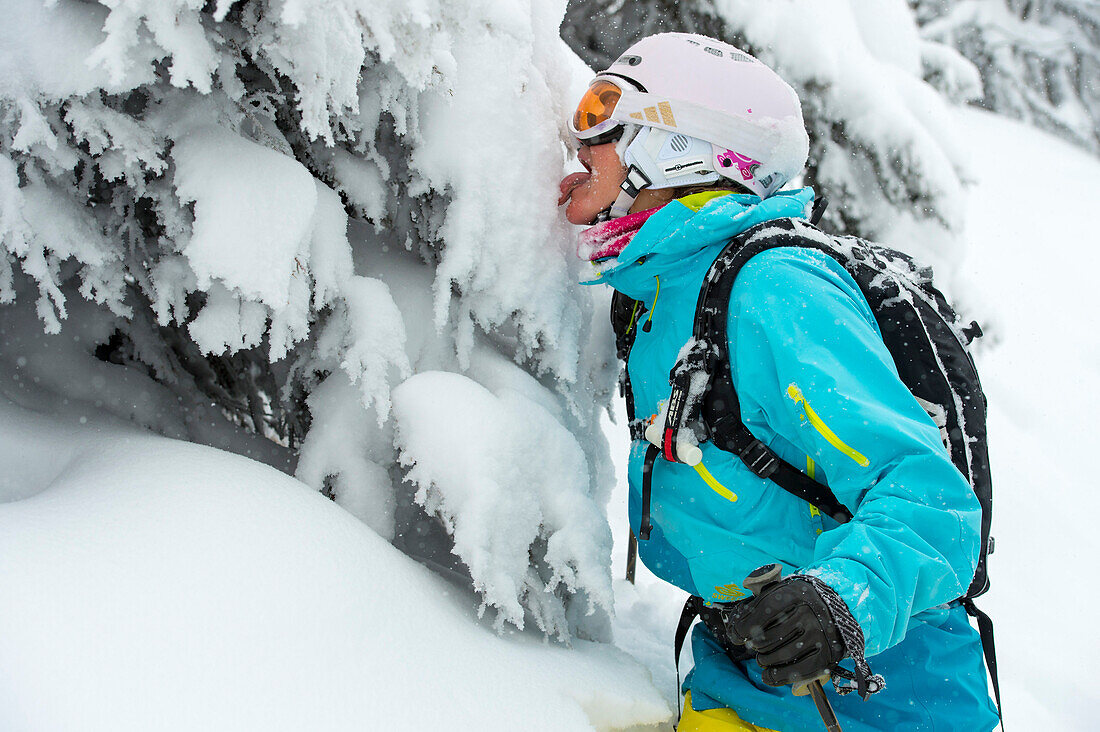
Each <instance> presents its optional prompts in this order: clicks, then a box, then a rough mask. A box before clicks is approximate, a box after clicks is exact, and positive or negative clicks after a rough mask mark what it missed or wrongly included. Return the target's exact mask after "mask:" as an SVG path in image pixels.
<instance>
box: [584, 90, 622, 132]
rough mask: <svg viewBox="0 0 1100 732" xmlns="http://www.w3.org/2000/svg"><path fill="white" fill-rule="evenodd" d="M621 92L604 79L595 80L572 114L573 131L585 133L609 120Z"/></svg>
mask: <svg viewBox="0 0 1100 732" xmlns="http://www.w3.org/2000/svg"><path fill="white" fill-rule="evenodd" d="M622 94H623V93H622V90H620V89H619V87H617V86H615V85H614V84H612V83H611V82H610V81H607V80H606V79H596V80H595V81H593V82H592V83H591V84H589V85H588V89H586V90H585V92H584V96H582V97H581V102H580V104H578V105H577V111H576V112H575V113H574V114H573V130H574V131H575V132H585V131H587V130H590V129H592V128H593V127H595V126H596V125H598V124H600V123H601V122H606V121H607V120H609V119H611V113H612V112H613V111H614V110H615V105H616V104H618V103H619V97H621V96H622Z"/></svg>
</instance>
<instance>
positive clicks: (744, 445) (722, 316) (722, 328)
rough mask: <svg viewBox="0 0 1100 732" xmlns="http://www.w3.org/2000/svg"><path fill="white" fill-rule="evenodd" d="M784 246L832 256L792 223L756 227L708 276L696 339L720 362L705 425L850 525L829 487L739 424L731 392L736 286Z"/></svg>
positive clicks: (763, 471) (731, 448)
mask: <svg viewBox="0 0 1100 732" xmlns="http://www.w3.org/2000/svg"><path fill="white" fill-rule="evenodd" d="M807 228H808V227H807ZM810 231H817V230H816V229H810ZM821 236H822V237H825V236H826V235H825V234H821ZM783 246H799V247H807V246H809V247H811V248H815V249H822V250H824V251H826V253H828V249H827V247H826V245H825V243H824V242H815V241H813V240H812V239H809V238H808V237H806V236H803V235H802V234H801V233H800V232H798V231H796V230H795V229H794V225H793V222H792V221H791V220H790V219H780V220H777V221H769V222H765V223H763V224H758V225H757V226H754V227H752V228H750V229H748V230H747V231H745V232H743V233H742V234H740V235H738V236H737V237H735V238H734V239H733V240H732V241H730V243H729V244H727V245H726V248H725V249H724V250H723V251H722V253H721V254H719V255H718V258H717V259H715V261H714V264H712V265H711V267H710V270H709V271H708V272H707V275H706V278H705V279H704V281H703V287H702V289H701V290H700V292H699V300H698V302H697V304H696V309H695V322H694V326H693V336H694V337H695V338H696V339H697V340H701V341H705V342H707V343H709V344H711V345H712V346H713V347H714V348H716V349H717V351H718V358H717V359H715V361H714V365H715V372H714V373H713V374H712V380H711V384H710V389H709V391H708V392H707V395H706V397H705V398H704V400H703V404H702V417H703V423H704V424H705V425H707V428H708V430H709V432H710V439H711V441H712V442H713V443H714V444H715V445H716V446H717V447H719V448H721V449H723V450H726V451H727V452H731V453H733V454H735V455H737V456H738V457H739V458H741V460H742V462H744V463H745V465H746V466H747V467H748V468H749V470H751V471H752V472H753V473H755V474H756V475H758V476H759V477H761V478H768V479H769V480H771V481H772V482H774V483H775V484H776V485H778V486H779V487H780V488H782V489H783V490H785V491H787V492H788V493H791V494H792V495H795V496H797V497H799V498H801V499H802V500H804V501H807V502H808V503H810V504H812V505H813V506H815V507H816V508H817V509H818V510H819V511H821V512H822V513H824V514H826V515H827V516H830V517H832V518H833V519H834V520H835V521H838V522H840V523H845V522H847V521H850V520H851V518H852V512H851V511H850V510H849V509H848V508H847V507H846V506H845V505H844V504H842V503H841V502H840V500H839V499H837V497H836V495H835V494H834V493H833V492H832V491H831V490H830V489H829V487H828V486H826V485H823V484H822V483H818V482H817V481H815V480H813V479H812V478H810V477H809V476H807V475H805V474H804V473H803V472H802V471H800V470H799V469H798V468H796V467H794V466H793V465H791V464H790V463H788V462H786V461H784V460H783V459H781V458H780V457H779V456H778V455H776V454H775V452H774V451H773V450H771V448H769V447H768V446H767V445H765V444H764V443H763V442H761V441H760V440H758V439H756V437H755V436H754V435H753V434H752V432H750V431H749V429H748V428H747V427H746V426H745V424H744V422H742V420H741V405H740V400H739V399H738V397H737V391H736V390H735V389H734V386H733V374H732V373H731V372H730V360H729V352H728V350H729V340H728V334H727V331H726V324H727V322H728V318H729V302H730V295H731V293H732V292H733V285H734V282H735V281H736V279H737V275H738V273H739V272H740V271H741V268H742V267H744V266H745V264H747V263H748V261H749V260H750V259H752V258H753V257H755V256H756V255H757V254H760V253H762V252H764V251H767V250H768V249H774V248H776V247H783Z"/></svg>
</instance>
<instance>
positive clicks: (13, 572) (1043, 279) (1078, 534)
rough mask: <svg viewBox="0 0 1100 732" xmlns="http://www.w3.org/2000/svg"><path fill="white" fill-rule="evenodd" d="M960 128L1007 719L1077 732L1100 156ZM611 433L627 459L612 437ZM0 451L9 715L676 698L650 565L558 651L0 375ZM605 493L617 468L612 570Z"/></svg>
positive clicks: (441, 717) (997, 128)
mask: <svg viewBox="0 0 1100 732" xmlns="http://www.w3.org/2000/svg"><path fill="white" fill-rule="evenodd" d="M958 123H959V124H960V125H962V126H963V129H964V134H965V136H966V138H967V139H968V140H969V143H970V145H971V146H972V148H973V155H974V162H975V165H974V170H975V172H976V174H977V176H978V177H979V180H978V182H977V186H976V187H975V190H974V191H973V193H972V196H971V200H970V229H969V231H968V236H967V239H968V240H969V246H970V249H969V251H968V254H967V259H966V264H965V266H964V270H963V273H962V275H961V277H960V279H959V280H958V281H956V282H955V283H952V284H953V287H954V289H955V290H956V291H957V292H958V293H962V294H963V296H964V298H965V300H966V302H967V303H969V304H970V305H971V307H973V308H975V309H976V310H977V312H979V313H982V314H985V315H986V320H987V321H988V325H989V328H988V330H989V331H990V338H989V339H988V340H989V341H992V343H988V344H987V347H985V348H983V350H982V351H981V352H980V353H979V366H980V368H981V370H982V374H983V376H984V379H985V386H986V390H987V392H988V394H989V398H990V404H991V413H990V434H991V446H992V453H993V455H992V458H993V465H994V470H995V480H996V518H995V523H994V533H995V535H996V537H997V539H998V544H997V552H996V554H995V555H994V557H993V558H992V563H991V572H992V578H993V589H992V590H991V592H990V593H989V595H988V596H987V598H985V602H984V603H983V606H984V607H985V608H986V609H987V610H988V611H989V612H990V614H991V615H992V616H993V618H994V621H995V623H996V625H997V632H998V650H999V656H1000V661H1001V669H1002V670H1001V675H1002V680H1003V686H1004V691H1005V697H1006V710H1007V713H1008V720H1009V726H1010V728H1012V729H1017V730H1034V729H1057V730H1063V729H1088V728H1090V727H1091V726H1092V725H1093V724H1094V716H1093V714H1092V710H1094V709H1096V708H1097V705H1098V704H1100V696H1098V694H1097V692H1096V691H1094V689H1093V687H1092V685H1091V684H1090V683H1089V681H1088V679H1090V678H1091V677H1092V674H1091V673H1090V672H1091V671H1092V668H1093V665H1092V661H1093V658H1094V657H1095V656H1096V652H1097V651H1098V650H1100V647H1098V642H1097V632H1096V629H1095V625H1094V621H1093V616H1094V615H1095V606H1096V601H1097V600H1098V599H1100V598H1098V596H1097V591H1096V589H1095V585H1094V583H1093V582H1092V580H1091V577H1090V576H1089V574H1088V569H1087V568H1088V566H1089V560H1090V559H1091V558H1092V557H1094V556H1095V555H1096V552H1097V549H1098V548H1100V547H1098V539H1097V536H1096V531H1095V530H1094V529H1093V527H1092V526H1091V524H1092V522H1093V521H1094V517H1095V516H1097V515H1100V498H1098V497H1097V495H1096V493H1095V492H1094V491H1093V490H1092V483H1093V478H1092V475H1093V472H1094V468H1093V466H1092V465H1091V464H1090V463H1091V460H1092V458H1093V457H1094V453H1095V452H1096V447H1097V445H1096V439H1095V436H1094V434H1095V433H1094V430H1093V429H1092V417H1093V415H1094V414H1096V413H1097V408H1098V407H1100V403H1098V400H1097V397H1096V394H1095V392H1094V391H1093V389H1092V385H1091V383H1090V382H1091V378H1093V377H1095V376H1096V372H1097V370H1098V369H1100V345H1098V340H1097V338H1096V335H1095V333H1094V332H1093V330H1092V326H1093V324H1094V323H1095V320H1096V319H1095V317H1094V315H1093V308H1092V307H1091V306H1092V303H1091V296H1092V293H1093V290H1094V289H1095V288H1094V286H1093V283H1092V281H1091V280H1092V278H1093V276H1094V273H1095V272H1096V271H1097V264H1100V262H1098V259H1100V255H1098V253H1097V252H1096V249H1095V236H1094V235H1092V234H1091V233H1090V232H1091V224H1092V212H1093V205H1092V201H1093V200H1094V198H1095V192H1096V191H1097V190H1100V161H1097V160H1096V159H1095V158H1091V157H1089V156H1087V155H1086V154H1084V153H1082V152H1081V151H1079V150H1077V149H1074V148H1072V147H1069V146H1067V145H1066V144H1065V143H1062V142H1060V141H1058V140H1056V139H1054V138H1052V137H1049V136H1046V135H1044V134H1042V133H1039V132H1035V131H1033V130H1030V129H1028V128H1025V127H1022V126H1020V125H1018V124H1016V123H1013V122H1010V121H1005V120H1002V119H999V118H995V117H993V116H990V115H987V114H984V113H979V112H972V111H965V112H960V113H959V115H958ZM1055 189H1056V190H1057V191H1058V192H1057V193H1053V192H1052V191H1053V190H1055ZM11 376H12V375H11V374H9V373H4V374H0V378H3V379H7V380H10V379H11ZM15 393H16V391H13V390H11V389H7V388H5V389H0V395H3V394H8V395H11V394H15ZM608 434H609V438H610V439H611V440H612V450H613V454H614V455H615V458H616V460H621V458H622V456H623V455H624V454H625V442H626V438H625V436H624V435H623V433H622V430H620V429H619V428H618V427H614V426H610V425H609V426H608ZM0 465H2V466H3V470H2V471H0V588H2V589H0V729H3V730H13V731H22V730H28V731H29V730H34V731H36V732H37V731H38V730H145V729H158V730H160V729H180V730H184V729H186V730H193V729H218V730H222V729H241V730H245V729H247V730H255V729H263V730H279V729H288V730H289V729H325V730H329V729H332V730H341V729H387V730H421V729H436V728H440V729H451V730H475V729H476V730H498V729H499V730H515V729H545V730H591V729H594V728H595V729H607V730H612V729H629V728H631V727H632V726H635V725H644V724H655V723H658V722H660V721H661V720H662V719H667V717H668V715H669V714H670V709H669V708H670V707H671V706H672V704H673V703H674V701H675V700H674V697H673V693H674V692H673V690H674V688H675V681H674V673H673V670H672V658H671V657H672V652H671V640H672V633H673V629H674V627H675V621H676V617H677V614H678V612H679V606H680V603H681V600H682V595H680V594H679V593H678V592H676V591H675V590H672V589H670V588H668V587H666V586H664V585H662V584H660V583H659V582H657V581H656V580H654V579H653V578H652V577H651V576H649V575H648V574H647V573H646V572H645V570H644V569H643V568H641V567H639V581H638V585H637V586H636V587H631V586H629V585H627V584H626V583H625V582H623V581H622V580H618V581H617V583H616V588H615V589H616V599H617V609H618V616H617V618H616V619H615V625H614V629H615V633H616V646H617V648H616V647H613V646H608V645H603V644H596V643H588V642H583V641H577V642H575V643H574V644H573V647H572V648H571V649H569V648H564V647H562V646H559V645H554V644H548V643H544V642H543V641H542V640H541V638H540V637H538V636H537V634H536V635H532V634H529V633H519V632H514V633H511V634H507V635H505V636H503V637H500V636H498V635H497V634H496V633H494V632H493V629H492V628H491V622H490V620H489V619H488V618H486V619H484V620H479V619H478V618H477V615H476V609H477V606H478V600H477V599H476V598H474V597H473V596H472V594H469V593H467V592H465V591H463V590H460V589H458V588H456V587H454V586H452V585H450V584H448V583H447V582H446V581H444V580H442V579H440V578H439V577H437V576H435V575H433V574H431V573H430V572H428V571H427V570H425V569H423V568H422V567H420V566H419V565H417V564H416V563H414V562H413V561H411V560H409V559H407V558H406V557H404V556H403V555H401V554H400V553H398V552H397V551H396V550H395V549H393V548H392V547H391V546H390V545H389V544H388V543H386V542H385V541H383V540H382V539H381V538H379V537H378V536H377V535H376V534H374V533H373V532H372V531H371V530H370V529H369V528H368V527H367V526H366V525H364V524H363V523H361V522H360V521H358V520H356V519H354V518H353V517H352V516H351V515H350V514H348V513H347V512H345V511H344V510H343V509H341V508H340V507H338V506H337V505H335V504H333V503H332V502H330V501H327V500H325V499H324V498H323V497H321V496H320V495H318V494H317V493H316V492H315V491H313V490H311V489H309V488H307V487H306V486H305V485H304V484H302V483H300V482H298V481H296V480H294V479H293V478H290V477H287V476H286V475H285V474H283V473H280V472H278V471H276V470H274V469H271V468H268V467H266V466H264V465H261V464H260V463H256V462H253V461H249V460H247V459H245V458H242V457H237V456H233V455H230V454H228V453H225V452H220V451H217V450H214V449H212V448H208V447H202V446H198V445H193V444H188V443H184V442H180V441H173V440H168V439H166V438H161V437H154V436H151V435H150V434H148V433H146V432H143V431H140V430H138V429H137V428H135V427H132V426H130V425H129V424H127V423H124V422H120V421H117V420H115V419H113V418H110V417H107V416H105V415H102V414H97V413H94V412H92V413H89V412H86V411H83V410H79V409H75V408H73V407H72V406H71V405H70V406H69V407H66V406H65V405H64V404H57V405H54V407H53V408H52V409H51V411H50V413H48V414H47V413H42V412H38V411H34V409H31V408H28V406H26V405H23V406H21V405H19V404H16V403H15V402H13V401H12V400H11V398H9V397H8V396H0ZM618 467H619V469H620V476H621V469H622V466H621V464H619V466H618ZM620 483H621V480H620ZM624 504H625V495H624V491H623V489H622V486H621V485H620V487H619V489H618V490H617V492H616V493H615V495H614V496H613V498H612V505H611V507H610V509H609V513H610V515H611V516H612V522H613V531H614V534H615V538H616V542H617V546H616V553H615V557H614V561H615V567H614V571H615V576H616V577H621V576H622V563H623V555H624V553H625V518H624V513H625V510H624V508H623V506H624ZM623 651H625V653H624V652H623ZM630 656H633V657H634V659H635V660H632V659H631V658H630ZM639 662H640V663H639ZM689 663H690V659H686V660H685V663H684V667H685V669H686V667H687V665H688V664H689ZM646 667H648V671H649V674H647V671H646ZM650 674H651V675H652V681H651V680H650ZM792 703H802V702H801V700H794V699H792ZM666 729H667V727H666Z"/></svg>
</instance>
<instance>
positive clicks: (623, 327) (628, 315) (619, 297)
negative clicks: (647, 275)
mask: <svg viewBox="0 0 1100 732" xmlns="http://www.w3.org/2000/svg"><path fill="white" fill-rule="evenodd" d="M645 311H646V307H645V305H644V304H642V302H641V301H639V300H635V299H633V298H631V297H628V296H627V295H624V294H623V293H621V292H619V291H618V290H615V291H614V294H613V295H612V296H611V328H612V330H614V331H615V355H616V356H618V358H619V360H620V361H622V362H623V367H622V371H620V372H619V394H620V395H621V396H622V397H623V398H624V399H625V400H626V418H627V424H628V425H629V428H630V437H631V439H635V440H641V439H645V434H644V433H645V427H644V426H642V425H641V423H639V422H638V420H637V419H636V418H635V416H634V391H633V390H632V389H631V388H630V373H629V371H628V370H627V368H626V362H627V359H628V358H630V349H631V348H633V347H634V338H635V337H636V336H637V334H638V323H640V322H641V321H642V315H643V314H644V313H645Z"/></svg>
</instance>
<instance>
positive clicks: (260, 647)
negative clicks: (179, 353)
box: [0, 397, 670, 732]
mask: <svg viewBox="0 0 1100 732" xmlns="http://www.w3.org/2000/svg"><path fill="white" fill-rule="evenodd" d="M0 464H2V465H3V466H4V475H3V476H2V477H0V501H7V502H6V503H3V502H0V587H3V588H4V589H3V592H0V628H3V632H2V633H0V729H3V730H6V731H8V732H17V731H21V730H27V731H30V730H35V731H40V730H145V729H158V730H198V729H210V730H214V729H216V730H229V729H240V730H291V729H296V730H303V729H324V730H352V729H359V730H362V729H392V730H424V729H454V730H460V729H470V730H472V729H479V730H481V729H493V730H514V729H532V730H534V729H537V730H590V729H593V728H596V729H623V728H629V727H631V726H632V725H634V724H638V723H651V722H656V721H659V720H661V719H665V718H667V717H668V715H669V713H670V712H669V709H668V708H667V706H666V705H665V703H664V701H663V700H662V699H661V698H660V696H659V695H658V693H657V692H656V691H655V690H654V688H653V686H652V685H651V684H650V682H649V680H648V675H647V674H646V672H645V670H644V669H643V668H642V667H641V666H639V665H638V664H637V663H635V662H633V661H631V660H630V659H629V658H628V657H627V656H625V654H623V653H622V652H620V651H617V650H616V649H615V648H613V647H612V646H609V645H606V644H597V643H590V642H585V641H575V642H574V644H573V647H572V648H571V649H570V648H566V647H563V646H561V645H557V644H546V643H545V642H544V641H543V640H542V637H541V634H538V633H533V634H529V635H524V634H520V633H511V634H508V635H505V636H503V637H501V636H498V635H497V633H496V632H494V630H493V629H492V628H490V627H489V623H488V622H484V623H480V622H478V620H477V618H476V614H475V609H476V607H477V601H476V600H475V598H474V597H473V596H472V594H471V593H469V591H468V590H463V589H460V588H456V587H454V586H452V585H450V584H448V583H447V582H446V581H444V580H442V579H440V578H439V577H438V576H436V575H434V574H432V573H431V572H429V571H428V570H426V569H424V568H423V567H421V566H419V565H417V564H416V563H415V562H413V561H412V560H410V559H409V558H407V557H405V556H404V555H402V554H401V553H399V552H398V551H397V550H396V549H394V548H393V547H392V546H391V545H390V544H388V543H387V542H386V541H384V540H382V539H381V538H379V537H378V536H377V535H376V534H375V533H374V532H372V531H371V530H370V529H368V528H367V527H366V526H364V525H363V524H362V523H361V522H359V521H357V520H356V519H355V518H354V517H352V516H351V515H350V514H348V513H347V512H346V511H344V510H343V509H341V508H339V507H338V506H336V505H335V504H333V503H332V502H330V501H328V500H326V499H325V498H323V497H322V496H320V495H319V494H317V493H316V492H314V491H312V490H310V489H309V488H308V487H307V486H305V485H304V484H302V483H300V482H298V481H296V480H294V479H293V478H290V477H288V476H286V475H285V474H283V473H280V472H278V471H276V470H274V469H272V468H268V467H266V466H264V465H261V464H259V463H256V462H253V461H250V460H247V459H245V458H242V457H238V456H235V455H231V454H229V453H226V452H221V451H218V450H214V449H212V448H208V447H203V446H199V445H194V444H190V443H185V442H179V441H174V440H168V439H165V438H162V437H156V436H152V435H149V434H147V433H144V432H142V431H140V430H138V429H135V428H133V427H130V426H127V425H124V424H120V423H116V422H114V421H112V420H111V419H110V418H104V417H97V416H94V415H92V416H84V415H82V414H81V413H80V412H79V411H77V410H73V411H72V412H71V413H68V414H66V415H65V416H63V417H47V416H44V415H42V414H37V413H35V412H32V411H30V410H27V409H24V408H22V407H19V406H17V405H15V404H14V403H12V402H11V401H9V400H8V399H7V398H5V397H0ZM32 493H33V495H30V494H32Z"/></svg>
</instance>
